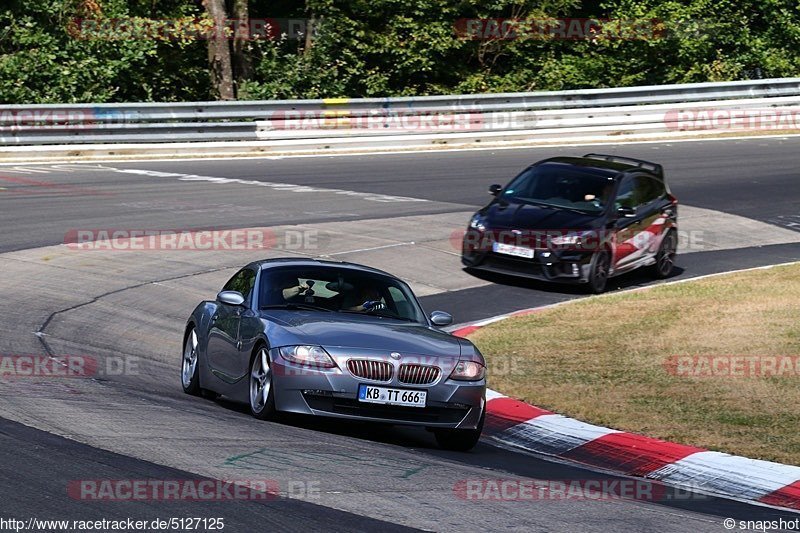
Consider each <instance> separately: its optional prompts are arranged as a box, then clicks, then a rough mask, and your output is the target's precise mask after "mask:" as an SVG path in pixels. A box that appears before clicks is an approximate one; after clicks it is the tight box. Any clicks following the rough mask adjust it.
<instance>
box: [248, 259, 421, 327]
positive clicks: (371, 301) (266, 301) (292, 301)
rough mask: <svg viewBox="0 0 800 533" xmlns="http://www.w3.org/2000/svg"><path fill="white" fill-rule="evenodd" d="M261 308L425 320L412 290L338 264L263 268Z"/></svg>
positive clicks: (403, 284)
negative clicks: (331, 265)
mask: <svg viewBox="0 0 800 533" xmlns="http://www.w3.org/2000/svg"><path fill="white" fill-rule="evenodd" d="M259 305H260V307H261V308H262V309H275V308H285V309H298V310H300V309H305V310H320V311H333V312H340V313H360V314H364V315H370V316H376V317H383V318H394V319H397V320H403V321H411V322H419V323H426V321H425V316H424V313H423V311H422V309H421V308H420V307H419V305H418V304H417V301H416V299H415V298H414V295H413V293H412V292H411V289H410V288H409V287H408V285H406V284H405V283H403V282H402V281H400V280H398V279H396V278H392V277H390V276H384V275H379V274H373V273H370V272H363V271H359V270H351V269H347V268H337V267H274V268H268V269H264V270H263V271H262V274H261V281H260V287H259Z"/></svg>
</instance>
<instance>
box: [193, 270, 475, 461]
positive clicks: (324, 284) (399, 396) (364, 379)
mask: <svg viewBox="0 0 800 533" xmlns="http://www.w3.org/2000/svg"><path fill="white" fill-rule="evenodd" d="M451 322H452V317H451V316H450V315H449V314H447V313H445V312H442V311H434V312H433V313H431V314H430V316H428V315H426V314H425V313H424V312H423V310H422V307H421V306H420V304H419V302H418V301H417V298H416V297H415V296H414V293H413V292H412V291H411V289H410V288H409V286H408V285H407V284H406V283H404V282H403V281H401V280H399V279H398V278H396V277H394V276H392V275H390V274H388V273H386V272H383V271H380V270H376V269H373V268H369V267H366V266H362V265H357V264H353V263H342V262H335V261H323V260H313V259H297V258H282V259H269V260H264V261H258V262H254V263H251V264H249V265H247V266H245V267H244V268H242V269H241V270H240V271H239V272H237V273H236V274H235V275H234V276H233V277H232V278H231V279H230V280H229V281H228V282H227V283H226V284H225V286H224V287H223V289H222V291H221V292H220V293H219V294H217V298H216V300H215V301H204V302H202V303H201V304H200V305H198V306H197V307H196V308H195V310H194V311H193V312H192V315H191V317H190V318H189V320H188V322H187V324H186V329H185V332H184V339H183V346H184V350H183V360H182V368H181V381H182V383H183V390H184V391H185V392H186V393H188V394H192V395H198V396H204V397H211V398H214V397H217V396H225V397H227V398H228V399H230V400H232V401H236V402H242V403H247V404H249V406H250V412H251V413H252V415H253V416H254V417H256V418H259V419H262V420H267V419H271V418H274V417H275V416H276V415H277V414H278V413H281V412H285V413H299V414H306V415H315V416H325V417H334V418H343V419H357V420H362V421H373V422H381V423H389V424H403V425H413V426H421V427H425V428H428V429H429V430H431V431H433V433H434V435H435V437H436V441H437V442H438V444H439V446H441V447H442V448H445V449H450V450H461V451H466V450H469V449H471V448H472V447H474V446H475V444H476V443H477V442H478V439H479V437H480V434H481V431H482V429H483V423H484V418H485V405H486V379H485V377H486V376H485V374H486V363H485V361H484V359H483V356H482V355H481V353H480V352H479V351H478V349H477V348H476V347H475V346H474V345H473V344H472V343H471V342H470V341H468V340H466V339H461V338H458V337H454V336H453V335H450V334H448V333H445V332H444V331H442V330H441V329H439V328H440V327H443V326H447V325H449V324H450V323H451Z"/></svg>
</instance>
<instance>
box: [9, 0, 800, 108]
mask: <svg viewBox="0 0 800 533" xmlns="http://www.w3.org/2000/svg"><path fill="white" fill-rule="evenodd" d="M208 1H209V0H203V1H200V0H129V1H125V0H6V1H5V2H3V7H0V28H1V29H0V103H40V102H42V103H44V102H124V101H177V100H207V99H213V98H215V97H216V96H217V94H219V92H218V87H215V84H214V83H212V77H211V76H210V73H209V51H208V40H207V39H198V38H194V37H192V33H191V31H189V32H187V33H179V34H177V37H176V36H175V35H169V36H163V35H159V34H143V33H141V32H140V33H139V34H136V35H138V36H137V37H129V38H123V37H121V36H120V35H117V36H116V37H115V38H108V35H109V32H106V33H105V34H103V35H100V36H94V37H93V36H92V35H93V34H92V35H89V34H87V32H86V27H85V22H83V23H82V22H81V21H86V20H90V21H95V22H96V21H103V20H105V21H109V20H111V21H120V20H124V21H129V22H130V24H133V25H135V24H136V23H137V21H139V22H142V23H147V21H148V20H167V19H168V20H177V21H181V24H184V26H185V27H187V28H192V27H197V26H202V25H203V24H207V23H208V22H209V18H208V14H207V10H206V7H207V3H208ZM211 1H213V0H211ZM217 1H218V2H220V5H222V6H223V7H224V8H225V9H226V10H227V13H229V14H230V18H234V17H233V15H232V13H234V11H233V10H234V7H233V3H234V0H228V1H227V5H225V2H224V0H217ZM239 1H240V2H243V0H239ZM244 4H245V7H246V8H247V9H249V16H250V17H251V18H252V19H266V18H271V19H278V20H279V21H280V23H278V24H277V26H278V31H276V32H275V34H274V35H273V36H272V38H266V39H265V38H261V39H251V40H247V41H245V42H243V45H242V51H241V54H242V55H243V56H246V57H244V60H246V62H247V64H248V65H249V67H248V68H247V69H246V71H242V70H238V71H237V70H236V67H235V69H234V72H233V76H234V77H235V82H234V84H235V87H236V94H237V97H238V98H240V99H272V98H319V97H337V96H396V95H424V94H447V93H451V94H452V93H471V92H499V91H529V90H552V89H572V88H587V87H609V86H626V85H642V84H664V83H679V82H692V81H711V80H713V81H719V80H734V79H745V78H753V77H786V76H797V75H798V72H800V9H798V5H797V1H796V0H667V1H664V0H600V1H588V0H587V1H581V0H306V1H305V2H298V1H292V0H270V1H269V2H257V1H253V0H251V1H250V2H249V5H248V4H247V3H246V2H244ZM556 17H560V18H572V19H585V18H602V19H612V20H616V21H651V22H652V25H651V26H648V31H643V32H642V31H640V32H638V33H637V34H636V35H634V37H633V38H595V39H588V38H575V39H559V38H547V37H542V36H533V37H531V36H530V35H528V38H517V39H468V38H465V35H464V33H463V32H462V31H459V30H457V27H458V25H457V23H456V22H457V21H458V20H460V19H490V18H512V19H515V20H523V21H527V20H541V19H544V18H556ZM283 19H297V20H308V19H313V21H314V28H315V32H314V35H313V38H307V35H306V34H304V33H302V32H300V33H298V32H296V31H288V30H287V28H286V24H285V20H283ZM116 29H118V28H116ZM462 29H463V28H462ZM649 31H652V33H649ZM144 33H147V32H144ZM151 33H152V32H151ZM306 33H307V32H306ZM226 46H227V45H226ZM240 59H241V58H240ZM234 65H237V63H236V61H235V60H234Z"/></svg>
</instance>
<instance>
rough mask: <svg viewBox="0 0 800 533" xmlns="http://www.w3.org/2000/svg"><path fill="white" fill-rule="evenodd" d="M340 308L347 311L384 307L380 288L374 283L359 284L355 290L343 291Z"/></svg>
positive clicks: (363, 310)
mask: <svg viewBox="0 0 800 533" xmlns="http://www.w3.org/2000/svg"><path fill="white" fill-rule="evenodd" d="M342 309H346V310H348V311H361V312H368V311H379V310H381V309H386V304H385V303H383V297H382V296H381V294H380V290H379V289H378V287H376V286H375V285H369V284H366V285H361V286H360V287H358V288H356V289H355V290H352V291H348V292H345V293H344V297H343V299H342Z"/></svg>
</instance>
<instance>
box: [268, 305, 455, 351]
mask: <svg viewBox="0 0 800 533" xmlns="http://www.w3.org/2000/svg"><path fill="white" fill-rule="evenodd" d="M265 316H267V317H269V318H270V319H272V320H275V319H277V320H276V322H277V323H278V324H280V325H281V326H282V328H283V329H284V330H285V332H286V333H287V334H288V335H287V336H289V337H293V338H295V339H296V342H302V343H307V344H316V345H320V346H329V347H336V346H338V347H346V348H364V349H376V350H389V351H393V352H394V351H396V352H401V353H413V354H425V355H434V356H451V357H452V356H455V357H458V356H459V355H460V354H461V345H460V343H459V341H458V339H457V338H456V337H453V336H452V335H448V334H446V333H443V332H441V331H438V330H436V329H433V328H430V327H427V326H425V325H422V324H416V323H411V322H401V321H398V320H392V319H384V318H377V317H374V316H359V315H349V314H341V313H336V314H334V313H315V312H303V311H270V312H269V313H268V314H265Z"/></svg>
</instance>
